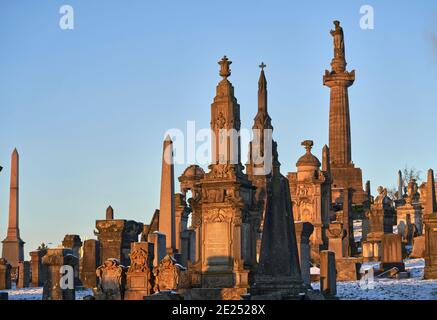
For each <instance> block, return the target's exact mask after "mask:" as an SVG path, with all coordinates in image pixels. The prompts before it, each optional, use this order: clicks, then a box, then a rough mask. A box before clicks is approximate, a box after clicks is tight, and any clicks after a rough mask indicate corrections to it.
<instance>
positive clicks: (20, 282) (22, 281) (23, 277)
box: [17, 261, 30, 288]
mask: <svg viewBox="0 0 437 320" xmlns="http://www.w3.org/2000/svg"><path fill="white" fill-rule="evenodd" d="M29 284H30V262H29V261H20V262H19V263H18V278H17V288H27V287H29Z"/></svg>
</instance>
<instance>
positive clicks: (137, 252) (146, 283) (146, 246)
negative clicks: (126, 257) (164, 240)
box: [124, 242, 154, 300]
mask: <svg viewBox="0 0 437 320" xmlns="http://www.w3.org/2000/svg"><path fill="white" fill-rule="evenodd" d="M130 259H131V265H130V266H129V269H128V271H127V274H126V292H125V295H124V299H125V300H143V299H144V297H145V296H148V295H150V294H152V293H153V280H154V279H153V271H152V270H153V243H149V242H137V243H132V249H131V253H130Z"/></svg>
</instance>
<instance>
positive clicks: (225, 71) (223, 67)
mask: <svg viewBox="0 0 437 320" xmlns="http://www.w3.org/2000/svg"><path fill="white" fill-rule="evenodd" d="M218 64H219V65H220V76H222V77H223V78H224V79H226V78H227V77H229V76H230V75H231V69H230V68H229V66H230V65H231V64H232V61H230V60H229V59H228V57H226V56H223V58H222V59H221V60H220V61H219V62H218Z"/></svg>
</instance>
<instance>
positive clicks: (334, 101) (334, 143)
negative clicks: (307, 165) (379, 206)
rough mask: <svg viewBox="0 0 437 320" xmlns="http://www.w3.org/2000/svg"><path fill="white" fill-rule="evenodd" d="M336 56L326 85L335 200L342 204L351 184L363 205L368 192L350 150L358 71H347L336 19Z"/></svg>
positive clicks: (333, 32) (342, 39) (326, 72)
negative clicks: (350, 92)
mask: <svg viewBox="0 0 437 320" xmlns="http://www.w3.org/2000/svg"><path fill="white" fill-rule="evenodd" d="M334 25H335V30H331V35H332V36H333V38H334V59H333V60H332V63H331V67H332V69H331V71H328V70H326V71H325V76H324V77H323V84H324V85H325V86H327V87H329V88H330V89H331V94H330V110H329V150H330V161H331V175H332V180H333V182H332V199H333V201H334V202H337V203H342V200H341V198H342V193H343V190H346V189H347V188H348V187H352V188H353V190H354V194H353V203H354V204H363V203H364V202H365V201H366V199H367V196H366V193H365V192H364V190H363V182H362V172H361V169H359V168H355V165H354V164H353V162H352V152H351V124H350V115H349V95H348V88H349V87H350V86H352V85H353V83H354V81H355V70H354V71H352V72H348V71H346V65H347V63H346V55H345V45H344V34H343V29H342V28H341V27H340V22H339V21H334Z"/></svg>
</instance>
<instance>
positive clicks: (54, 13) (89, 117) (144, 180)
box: [0, 0, 437, 252]
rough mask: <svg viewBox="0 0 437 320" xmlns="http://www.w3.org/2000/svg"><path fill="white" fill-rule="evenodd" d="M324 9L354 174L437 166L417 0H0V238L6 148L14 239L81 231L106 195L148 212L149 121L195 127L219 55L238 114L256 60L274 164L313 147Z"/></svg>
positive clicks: (322, 101) (151, 192)
mask: <svg viewBox="0 0 437 320" xmlns="http://www.w3.org/2000/svg"><path fill="white" fill-rule="evenodd" d="M64 4H69V5H71V6H72V7H73V8H74V10H75V29H74V30H61V29H60V28H59V26H58V23H59V19H60V14H59V8H60V7H61V6H62V5H64ZM365 4H369V5H372V6H373V8H374V10H375V28H374V30H362V29H361V28H360V26H359V21H360V18H361V15H360V7H361V6H362V5H365ZM334 19H338V20H340V21H341V22H342V26H343V28H344V31H345V37H346V56H347V60H348V69H349V70H352V69H355V70H356V82H355V84H354V86H353V87H352V88H351V89H350V92H349V94H350V108H351V121H352V154H353V156H352V157H353V160H354V162H355V163H356V165H357V166H359V167H361V168H362V169H363V175H364V180H371V181H372V188H373V190H376V187H377V186H378V185H384V186H387V187H390V186H392V185H395V183H396V172H397V170H398V169H401V168H403V167H404V166H405V165H406V164H407V165H409V166H414V167H415V168H417V169H419V170H422V172H423V174H422V177H424V176H425V174H424V173H425V172H426V170H427V169H428V168H430V167H433V168H434V169H437V156H436V148H435V141H436V137H437V134H436V129H435V128H436V120H435V119H436V117H437V110H436V108H435V102H436V101H437V90H436V89H435V85H436V80H437V45H436V42H437V40H436V39H437V4H436V3H435V2H433V1H429V0H422V1H415V2H414V3H413V2H411V1H399V0H396V1H395V0H393V1H390V0H385V1H355V0H354V1H350V0H349V1H346V0H345V1H334V0H331V1H308V2H302V1H300V2H292V1H269V2H265V1H254V0H251V1H225V0H224V1H219V2H213V1H205V0H202V1H200V0H199V1H188V0H187V1H140V0H138V1H136V0H131V1H97V0H95V1H89V0H76V1H74V0H68V1H67V0H64V1H38V2H36V1H32V0H27V1H24V0H23V1H12V0H9V1H8V0H2V1H1V4H0V41H1V50H0V111H1V117H0V137H1V139H0V165H2V166H3V167H5V169H4V170H3V172H2V173H1V174H0V238H4V237H5V235H6V229H7V214H8V197H9V191H8V189H9V169H10V154H11V152H12V150H13V148H14V147H17V148H18V150H19V152H20V156H21V158H20V160H21V163H20V165H21V167H20V169H21V171H20V174H21V181H20V182H21V185H20V187H21V189H20V192H21V194H20V196H21V202H20V219H21V221H20V222H21V233H22V238H23V240H24V241H26V242H27V244H26V247H25V250H26V252H27V251H29V250H31V249H34V248H36V246H37V245H38V244H39V243H41V242H42V241H44V242H46V243H52V244H53V245H57V244H59V243H60V242H61V240H62V238H63V236H64V235H65V234H67V233H77V234H80V235H81V236H82V237H85V236H88V237H92V235H93V232H92V231H93V228H94V224H95V220H96V219H98V218H103V217H104V216H105V208H106V207H107V206H108V205H110V204H111V205H112V206H113V207H114V210H115V216H116V217H117V218H126V219H134V220H138V221H143V222H148V221H149V219H150V217H151V215H152V213H153V211H154V209H155V208H157V207H158V206H159V189H160V188H159V183H160V165H161V148H162V139H163V136H164V133H165V131H166V130H167V129H169V128H181V129H183V130H184V129H185V126H186V121H187V120H192V121H196V126H197V128H205V127H208V126H209V117H210V104H211V102H212V99H213V97H214V94H215V86H216V84H217V82H218V81H219V78H220V77H219V76H218V65H217V61H218V60H219V58H220V57H221V56H223V55H224V54H226V55H227V56H228V57H229V58H230V59H231V60H232V61H233V64H232V72H233V73H232V76H231V78H230V80H231V81H232V83H233V84H234V87H235V95H236V97H237V99H238V101H239V103H240V105H241V118H242V125H243V126H244V127H251V126H252V121H253V117H254V116H255V113H256V110H257V96H256V94H257V81H258V76H259V68H258V65H259V64H260V63H261V61H264V62H265V63H266V64H267V68H266V76H267V80H268V88H269V112H270V115H271V117H272V119H273V126H274V128H275V131H274V137H275V139H276V140H277V141H278V144H279V156H280V161H281V163H282V171H283V173H287V172H289V171H291V170H295V163H296V161H297V159H298V157H299V156H300V155H301V154H302V153H303V151H304V150H303V148H302V147H301V146H300V142H301V141H302V140H305V139H312V140H314V142H315V147H314V148H315V150H314V153H315V154H316V155H317V156H319V157H320V154H321V148H322V146H323V145H324V144H325V143H327V142H328V111H329V90H328V88H326V87H323V85H322V76H323V74H324V70H325V69H327V68H329V65H330V61H331V59H332V38H331V36H330V35H329V30H330V29H331V28H332V20H334ZM244 148H245V149H247V147H246V146H244ZM243 155H245V153H244V154H243ZM243 158H244V157H243ZM244 161H245V160H244ZM183 169H184V166H177V167H176V175H177V176H179V175H180V174H181V172H182V170H183Z"/></svg>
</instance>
